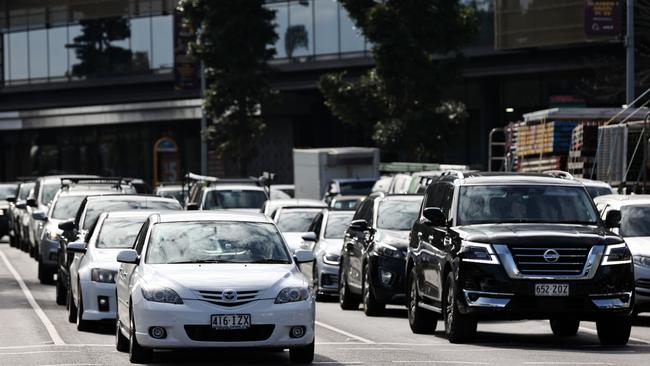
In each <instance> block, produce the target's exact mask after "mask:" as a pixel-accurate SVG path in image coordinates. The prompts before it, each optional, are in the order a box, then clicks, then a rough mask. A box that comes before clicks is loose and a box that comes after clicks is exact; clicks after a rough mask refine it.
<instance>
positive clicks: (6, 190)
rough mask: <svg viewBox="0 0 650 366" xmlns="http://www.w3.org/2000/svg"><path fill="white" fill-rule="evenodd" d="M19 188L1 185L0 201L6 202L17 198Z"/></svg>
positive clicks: (12, 185)
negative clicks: (8, 199) (7, 199)
mask: <svg viewBox="0 0 650 366" xmlns="http://www.w3.org/2000/svg"><path fill="white" fill-rule="evenodd" d="M16 191H17V187H16V185H15V184H11V185H9V184H7V185H4V184H3V185H0V200H5V199H6V198H8V197H16Z"/></svg>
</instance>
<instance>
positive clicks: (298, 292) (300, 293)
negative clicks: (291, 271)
mask: <svg viewBox="0 0 650 366" xmlns="http://www.w3.org/2000/svg"><path fill="white" fill-rule="evenodd" d="M308 298H309V289H307V288H306V287H287V288H283V289H282V291H280V293H279V294H278V297H276V298H275V303H276V304H286V303H289V302H298V301H303V300H307V299H308Z"/></svg>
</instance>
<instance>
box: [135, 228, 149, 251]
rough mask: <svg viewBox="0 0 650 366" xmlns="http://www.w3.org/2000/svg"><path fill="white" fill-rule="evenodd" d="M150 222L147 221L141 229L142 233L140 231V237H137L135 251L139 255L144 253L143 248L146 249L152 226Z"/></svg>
mask: <svg viewBox="0 0 650 366" xmlns="http://www.w3.org/2000/svg"><path fill="white" fill-rule="evenodd" d="M150 222H151V221H150V220H146V221H145V223H144V224H143V225H142V226H141V227H140V231H138V235H136V237H135V240H134V242H135V247H134V249H135V251H136V252H138V254H141V253H142V248H144V244H145V240H146V239H147V231H148V230H149V225H150Z"/></svg>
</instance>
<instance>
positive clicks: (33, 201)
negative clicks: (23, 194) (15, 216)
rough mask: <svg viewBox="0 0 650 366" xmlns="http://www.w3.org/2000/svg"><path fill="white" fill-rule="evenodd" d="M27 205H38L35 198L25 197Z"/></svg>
mask: <svg viewBox="0 0 650 366" xmlns="http://www.w3.org/2000/svg"><path fill="white" fill-rule="evenodd" d="M27 206H29V207H38V204H36V199H35V198H28V199H27Z"/></svg>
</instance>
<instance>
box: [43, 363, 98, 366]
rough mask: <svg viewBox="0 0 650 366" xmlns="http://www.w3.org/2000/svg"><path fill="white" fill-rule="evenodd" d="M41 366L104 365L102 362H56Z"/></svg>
mask: <svg viewBox="0 0 650 366" xmlns="http://www.w3.org/2000/svg"><path fill="white" fill-rule="evenodd" d="M40 366H102V364H101V363H56V364H51V365H40Z"/></svg>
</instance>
